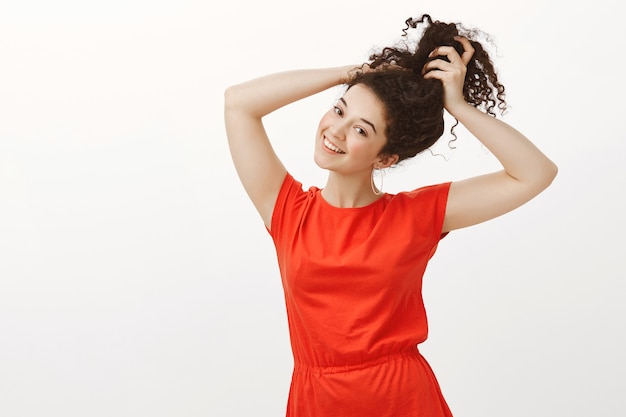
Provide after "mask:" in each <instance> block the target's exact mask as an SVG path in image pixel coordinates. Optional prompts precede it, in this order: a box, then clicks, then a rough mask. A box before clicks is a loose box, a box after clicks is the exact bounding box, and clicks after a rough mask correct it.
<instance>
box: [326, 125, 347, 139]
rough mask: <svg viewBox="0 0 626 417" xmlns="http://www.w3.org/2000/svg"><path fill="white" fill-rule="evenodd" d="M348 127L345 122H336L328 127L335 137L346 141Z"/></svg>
mask: <svg viewBox="0 0 626 417" xmlns="http://www.w3.org/2000/svg"><path fill="white" fill-rule="evenodd" d="M346 129H347V126H346V124H345V123H334V124H333V125H332V126H330V127H329V128H328V131H329V132H330V134H331V136H332V138H333V139H336V140H341V141H344V140H345V139H346Z"/></svg>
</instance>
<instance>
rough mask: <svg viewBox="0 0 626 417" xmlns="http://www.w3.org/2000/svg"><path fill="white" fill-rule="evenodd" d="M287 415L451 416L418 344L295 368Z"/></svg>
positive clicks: (320, 416)
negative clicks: (366, 358) (350, 361)
mask: <svg viewBox="0 0 626 417" xmlns="http://www.w3.org/2000/svg"><path fill="white" fill-rule="evenodd" d="M287 417H452V414H451V412H450V409H449V408H448V405H447V404H446V401H445V399H444V398H443V395H442V393H441V390H440V388H439V384H438V382H437V380H436V378H435V375H434V373H433V371H432V369H431V367H430V366H429V365H428V363H427V362H426V360H425V359H424V357H423V356H422V355H421V354H420V353H419V351H418V350H417V348H415V349H414V350H411V351H408V352H402V353H398V354H395V355H391V356H388V357H385V358H381V359H379V360H375V361H371V362H366V363H362V364H358V365H350V366H341V367H312V366H307V365H303V364H299V363H296V364H295V366H294V372H293V377H292V381H291V388H290V391H289V400H288V403H287Z"/></svg>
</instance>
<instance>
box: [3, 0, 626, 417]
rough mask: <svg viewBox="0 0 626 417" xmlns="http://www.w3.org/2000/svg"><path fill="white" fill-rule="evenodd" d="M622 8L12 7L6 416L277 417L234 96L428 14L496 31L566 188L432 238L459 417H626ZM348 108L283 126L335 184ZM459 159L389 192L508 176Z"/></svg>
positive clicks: (64, 3) (267, 270)
mask: <svg viewBox="0 0 626 417" xmlns="http://www.w3.org/2000/svg"><path fill="white" fill-rule="evenodd" d="M610 6H611V5H609V2H608V1H595V2H586V3H582V4H578V3H571V2H565V1H551V2H550V1H539V0H528V1H524V2H502V1H495V0H492V1H473V2H468V1H460V0H457V1H436V2H435V1H433V2H426V1H422V2H419V1H391V2H381V1H374V0H359V1H353V0H344V1H337V0H316V1H311V2H308V3H299V2H293V1H286V0H285V1H282V0H280V1H277V0H271V1H266V2H258V1H252V0H247V1H228V2H208V1H191V0H177V1H173V0H161V1H159V0H156V1H155V0H153V1H147V0H123V1H122V0H109V1H106V2H105V1H78V0H74V1H72V0H59V1H54V2H50V1H43V0H41V1H34V0H22V1H19V2H18V1H9V0H2V3H1V6H0V415H2V416H3V417H18V416H63V417H70V416H81V417H82V416H90V417H97V416H116V417H122V416H151V417H157V416H177V417H179V416H185V417H186V416H190V417H191V416H249V415H255V416H268V417H269V416H281V415H284V409H285V402H286V398H287V391H288V386H289V380H290V372H291V365H292V362H291V353H290V348H289V341H288V334H287V325H286V316H285V311H284V304H283V300H282V292H281V291H282V290H281V287H280V280H279V276H278V269H277V266H276V262H275V257H274V252H273V246H272V242H271V240H270V238H269V235H268V234H267V232H266V231H265V229H264V228H263V225H262V223H261V221H260V219H259V217H258V216H257V214H256V212H255V211H254V209H253V207H252V205H251V203H250V202H249V201H248V200H247V198H246V196H245V193H244V191H243V189H242V187H241V186H240V184H239V182H238V179H237V177H236V174H235V172H234V169H233V167H232V163H231V160H230V156H229V153H228V148H227V144H226V138H225V134H224V128H223V122H222V99H223V91H224V89H225V88H226V87H227V86H228V85H230V84H233V83H236V82H240V81H244V80H246V79H248V78H252V77H256V76H258V75H262V74H265V73H268V72H274V71H282V70H286V69H294V68H302V67H315V66H332V65H344V64H351V63H360V62H362V61H363V60H364V59H366V57H367V56H368V54H369V52H370V51H371V48H372V47H375V46H378V45H384V44H386V43H389V41H393V40H396V39H397V38H398V36H399V35H401V30H402V28H403V27H404V20H405V19H406V18H408V17H410V16H418V15H420V14H421V13H424V12H428V13H430V14H431V15H432V16H433V17H434V18H435V19H441V20H453V21H462V22H464V23H465V24H467V25H468V26H476V27H479V28H482V29H483V30H485V31H487V32H489V33H490V34H491V35H493V38H494V41H495V43H496V45H497V46H498V52H497V56H495V61H496V65H497V67H498V68H499V70H500V74H501V79H502V81H503V82H504V84H505V86H506V87H507V98H508V100H509V103H510V111H509V113H508V114H507V115H506V116H505V117H504V120H506V121H508V122H510V123H511V124H513V125H514V126H515V127H517V128H518V129H520V130H521V131H522V132H524V133H525V134H526V135H527V136H529V137H530V138H531V139H532V140H533V141H534V142H535V143H536V144H537V145H538V146H539V147H540V148H541V149H542V150H544V151H545V152H546V153H547V154H548V155H549V156H550V157H551V158H553V159H554V160H555V162H556V163H557V164H558V166H559V168H560V172H559V176H558V177H557V179H556V180H555V182H554V184H553V185H552V187H551V188H549V189H548V190H547V191H546V192H544V193H543V194H541V195H540V196H539V197H537V198H536V199H535V200H533V201H532V202H530V203H528V204H527V205H525V206H524V207H522V208H520V209H519V210H517V211H515V212H513V213H511V214H508V215H506V216H504V217H501V218H499V219H496V220H493V221H491V222H488V223H486V224H483V225H480V226H476V227H473V228H469V229H465V230H461V231H457V232H455V233H452V234H450V235H449V236H448V237H447V238H446V239H445V240H444V241H443V242H442V243H441V245H440V247H439V251H438V253H437V254H436V255H435V257H434V258H433V260H432V262H431V265H430V267H429V269H428V271H427V274H426V277H425V290H424V297H425V301H426V305H427V309H428V311H429V318H430V326H431V334H430V338H429V340H428V341H427V342H425V343H424V344H423V346H422V348H421V349H422V352H423V354H424V355H425V356H426V358H427V359H428V360H429V362H430V363H431V365H432V366H433V368H434V370H435V373H436V375H437V377H438V379H439V381H440V383H441V386H442V389H443V392H444V395H445V396H446V398H447V399H448V402H449V404H450V406H451V408H452V410H453V412H454V413H455V416H458V417H487V416H494V417H495V416H497V417H501V416H520V417H521V416H524V417H526V416H531V415H532V416H550V417H552V416H581V417H582V416H594V417H600V416H616V415H619V414H620V413H623V410H624V409H625V407H626V397H625V396H624V390H625V389H626V386H625V385H624V377H625V376H626V375H625V374H626V372H625V371H626V363H625V361H624V356H623V353H624V352H625V351H626V342H625V341H624V330H625V326H624V318H625V317H626V307H625V306H624V305H625V303H624V296H625V294H624V293H625V291H624V290H625V288H626V286H625V284H624V278H625V275H626V268H625V266H626V261H625V258H624V253H623V252H624V241H623V236H624V232H626V225H625V221H624V210H625V209H626V205H625V203H624V199H623V197H622V193H623V190H624V189H625V186H626V175H625V174H626V172H625V171H626V169H625V162H624V161H625V160H626V159H625V157H624V155H625V153H626V145H625V144H624V139H625V134H624V124H623V120H624V117H623V113H624V112H623V110H624V106H623V101H624V93H625V91H624V78H623V77H624V74H623V54H624V52H623V51H624V47H623V45H622V44H620V42H621V40H622V32H623V31H622V30H621V29H620V27H621V25H622V21H621V19H620V20H618V16H619V14H618V13H617V11H616V9H614V8H613V7H610ZM337 94H338V92H337V91H329V92H326V93H323V94H320V95H318V96H316V97H313V98H310V99H307V100H304V101H302V102H299V103H297V104H295V105H293V106H291V107H290V108H288V109H284V110H281V111H279V112H277V113H275V114H272V115H271V116H270V117H268V119H267V126H268V131H269V133H270V136H271V137H272V139H273V141H274V143H275V147H276V150H277V152H278V153H279V155H280V156H281V158H282V159H283V161H284V162H285V164H286V166H287V168H288V169H289V170H290V171H291V172H292V173H293V174H294V176H296V177H297V178H298V179H299V180H301V181H302V182H303V183H304V184H305V186H309V185H313V184H316V185H323V182H324V179H325V173H324V172H322V171H320V170H319V169H318V168H317V167H316V166H315V165H314V163H313V161H312V143H313V135H314V132H315V128H316V126H317V122H318V120H319V118H320V117H321V115H322V114H323V113H324V112H325V111H326V109H327V108H328V106H330V105H331V104H332V102H333V100H334V99H335V98H336V96H337ZM444 145H445V143H444ZM441 149H442V150H443V151H447V149H446V148H445V146H444V147H443V148H441ZM448 156H450V161H449V162H445V161H444V160H443V159H442V158H438V157H433V156H430V155H424V156H422V157H418V158H416V159H415V160H413V161H411V162H409V163H407V164H405V165H404V166H403V167H400V168H398V169H396V170H394V171H392V172H391V173H390V174H389V175H387V177H386V182H385V190H386V191H389V192H397V191H400V190H403V189H409V188H415V187H417V186H419V185H422V184H428V183H432V182H436V181H442V180H454V179H459V178H464V177H467V176H470V175H475V174H478V173H482V172H487V171H491V170H492V169H495V168H496V167H497V165H496V164H495V162H494V159H493V157H492V156H491V155H489V154H488V153H487V152H485V150H484V149H483V148H482V147H481V146H480V145H479V144H478V143H477V141H476V140H475V139H474V138H472V137H470V136H469V135H467V134H462V135H461V138H460V140H459V141H458V148H457V150H456V151H454V152H453V153H451V154H449V155H448Z"/></svg>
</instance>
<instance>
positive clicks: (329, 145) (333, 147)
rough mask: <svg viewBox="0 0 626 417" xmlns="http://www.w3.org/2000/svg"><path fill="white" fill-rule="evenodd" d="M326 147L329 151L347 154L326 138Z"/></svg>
mask: <svg viewBox="0 0 626 417" xmlns="http://www.w3.org/2000/svg"><path fill="white" fill-rule="evenodd" d="M323 143H324V147H325V148H326V149H329V150H331V151H333V152H335V153H345V152H344V151H342V150H341V149H339V148H338V147H337V146H336V145H335V144H334V143H332V142H331V141H329V140H328V139H326V138H324V142H323Z"/></svg>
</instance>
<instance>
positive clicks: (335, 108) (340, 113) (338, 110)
mask: <svg viewBox="0 0 626 417" xmlns="http://www.w3.org/2000/svg"><path fill="white" fill-rule="evenodd" d="M333 112H334V113H335V114H336V115H337V116H343V110H341V107H339V106H333Z"/></svg>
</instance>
